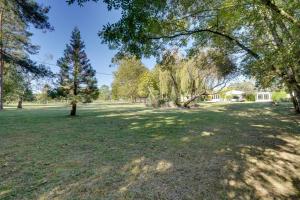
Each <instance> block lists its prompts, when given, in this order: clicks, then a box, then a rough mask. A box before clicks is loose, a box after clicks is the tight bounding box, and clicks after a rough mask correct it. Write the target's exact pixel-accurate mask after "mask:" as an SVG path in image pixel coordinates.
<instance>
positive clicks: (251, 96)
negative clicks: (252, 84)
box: [245, 93, 255, 101]
mask: <svg viewBox="0 0 300 200" xmlns="http://www.w3.org/2000/svg"><path fill="white" fill-rule="evenodd" d="M245 99H246V101H255V94H253V93H248V94H246V95H245Z"/></svg>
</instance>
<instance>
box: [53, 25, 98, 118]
mask: <svg viewBox="0 0 300 200" xmlns="http://www.w3.org/2000/svg"><path fill="white" fill-rule="evenodd" d="M84 48H85V45H84V42H83V41H82V40H81V36H80V31H79V29H78V28H75V29H74V30H73V32H72V36H71V41H70V44H69V45H66V49H65V51H64V56H63V57H62V58H60V59H59V60H58V61H57V64H58V66H59V67H60V72H59V87H60V88H61V89H62V90H63V91H64V93H65V94H66V95H67V98H68V99H70V100H71V105H72V109H71V113H70V115H71V116H75V115H76V108H77V102H90V101H91V100H93V99H97V98H98V95H99V93H98V88H97V79H96V77H95V75H96V71H95V70H94V69H93V68H92V66H91V64H90V62H89V59H88V58H87V55H86V53H85V51H84Z"/></svg>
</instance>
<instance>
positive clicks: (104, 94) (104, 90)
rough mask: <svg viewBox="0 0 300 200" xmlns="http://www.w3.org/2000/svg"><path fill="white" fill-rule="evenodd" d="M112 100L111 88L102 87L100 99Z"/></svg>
mask: <svg viewBox="0 0 300 200" xmlns="http://www.w3.org/2000/svg"><path fill="white" fill-rule="evenodd" d="M110 98H111V91H110V88H109V86H107V85H101V87H100V88H99V99H100V100H104V101H107V100H110Z"/></svg>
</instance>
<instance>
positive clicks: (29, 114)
mask: <svg viewBox="0 0 300 200" xmlns="http://www.w3.org/2000/svg"><path fill="white" fill-rule="evenodd" d="M80 107H81V108H80V109H79V112H78V114H79V116H78V117H73V118H72V117H68V116H67V115H68V113H69V110H68V108H66V107H64V106H62V105H61V106H55V105H50V106H48V107H45V106H25V109H24V110H22V111H20V110H16V109H14V108H11V107H9V108H8V109H6V111H4V112H2V113H0V199H158V200H159V199H170V200H176V199H178V200H179V199H214V200H215V199H275V198H277V199H299V198H300V117H299V116H295V115H293V113H292V112H291V111H290V110H289V109H290V107H291V105H287V104H284V105H281V106H275V107H274V106H271V105H269V104H254V103H253V104H248V103H244V104H203V105H200V108H197V109H193V110H179V109H160V110H159V109H151V108H146V107H144V106H143V105H120V104H119V105H115V104H92V105H81V106H80Z"/></svg>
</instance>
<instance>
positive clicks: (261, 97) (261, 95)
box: [255, 92, 272, 102]
mask: <svg viewBox="0 0 300 200" xmlns="http://www.w3.org/2000/svg"><path fill="white" fill-rule="evenodd" d="M255 101H256V102H272V92H257V93H256V97H255Z"/></svg>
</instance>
